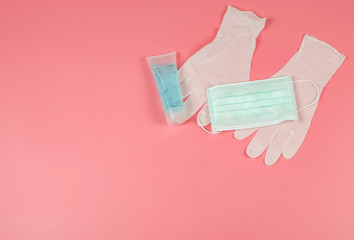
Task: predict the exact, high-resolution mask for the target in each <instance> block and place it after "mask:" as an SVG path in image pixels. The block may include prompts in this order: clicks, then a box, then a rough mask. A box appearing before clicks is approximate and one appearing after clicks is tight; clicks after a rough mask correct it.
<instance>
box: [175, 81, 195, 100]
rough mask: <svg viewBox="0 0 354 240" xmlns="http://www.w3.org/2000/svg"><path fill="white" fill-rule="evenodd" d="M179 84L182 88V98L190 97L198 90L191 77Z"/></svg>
mask: <svg viewBox="0 0 354 240" xmlns="http://www.w3.org/2000/svg"><path fill="white" fill-rule="evenodd" d="M179 86H180V88H181V94H182V98H186V97H188V96H189V95H191V94H192V93H193V92H194V91H196V90H197V87H196V86H195V85H194V83H193V81H191V80H190V78H187V79H185V80H184V81H183V82H181V83H180V85H179Z"/></svg>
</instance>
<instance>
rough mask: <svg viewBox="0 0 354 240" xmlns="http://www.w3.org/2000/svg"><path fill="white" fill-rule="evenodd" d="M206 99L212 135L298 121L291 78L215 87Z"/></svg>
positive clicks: (209, 90)
mask: <svg viewBox="0 0 354 240" xmlns="http://www.w3.org/2000/svg"><path fill="white" fill-rule="evenodd" d="M207 98H208V105H209V111H210V119H211V126H212V133H218V132H221V131H229V130H236V129H247V128H254V127H262V126H268V125H272V124H277V123H280V122H283V121H286V120H298V115H297V109H296V101H295V96H294V88H293V81H292V79H291V77H290V76H285V77H280V78H273V79H266V80H258V81H249V82H242V83H233V84H225V85H218V86H214V87H211V88H208V89H207ZM199 116H200V115H199V114H198V120H199ZM198 125H199V126H201V127H202V128H203V129H204V130H205V131H207V132H208V130H206V129H205V128H204V127H203V126H202V125H201V124H200V122H199V121H198Z"/></svg>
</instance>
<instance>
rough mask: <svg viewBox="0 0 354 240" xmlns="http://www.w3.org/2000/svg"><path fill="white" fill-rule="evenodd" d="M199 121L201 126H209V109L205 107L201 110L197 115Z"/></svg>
mask: <svg viewBox="0 0 354 240" xmlns="http://www.w3.org/2000/svg"><path fill="white" fill-rule="evenodd" d="M199 114H200V115H199V121H200V123H201V124H202V126H207V125H209V124H210V122H211V120H210V113H209V107H205V108H204V109H202V110H201V111H200V113H199Z"/></svg>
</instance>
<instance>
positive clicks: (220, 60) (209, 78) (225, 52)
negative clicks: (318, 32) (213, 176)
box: [178, 6, 265, 120]
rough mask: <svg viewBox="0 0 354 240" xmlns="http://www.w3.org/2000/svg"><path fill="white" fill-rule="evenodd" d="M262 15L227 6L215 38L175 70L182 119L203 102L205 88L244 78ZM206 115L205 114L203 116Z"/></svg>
mask: <svg viewBox="0 0 354 240" xmlns="http://www.w3.org/2000/svg"><path fill="white" fill-rule="evenodd" d="M264 24H265V18H259V17H257V16H256V15H255V14H254V13H252V12H244V11H240V10H237V9H236V8H233V7H231V6H228V7H227V11H226V13H225V15H224V19H223V21H222V23H221V26H220V28H219V31H218V33H217V35H216V37H215V39H214V40H213V41H212V42H211V43H209V44H208V45H206V46H205V47H204V48H202V49H201V50H199V51H198V52H197V53H195V54H194V55H193V56H192V57H190V58H189V59H188V60H187V61H186V62H185V64H184V65H183V66H182V67H181V68H180V69H179V70H178V76H179V80H180V86H181V92H182V97H183V98H187V99H186V101H185V103H184V104H185V109H186V120H188V119H189V118H191V117H192V116H193V115H194V114H195V113H196V112H197V111H198V110H199V109H200V108H201V106H202V105H203V104H204V103H205V102H206V89H207V88H209V87H212V86H215V85H218V84H225V83H234V82H241V81H248V80H249V74H250V67H251V60H252V55H253V52H254V49H255V46H256V38H257V36H258V35H259V33H260V31H261V30H262V29H263V28H264ZM207 117H208V116H207Z"/></svg>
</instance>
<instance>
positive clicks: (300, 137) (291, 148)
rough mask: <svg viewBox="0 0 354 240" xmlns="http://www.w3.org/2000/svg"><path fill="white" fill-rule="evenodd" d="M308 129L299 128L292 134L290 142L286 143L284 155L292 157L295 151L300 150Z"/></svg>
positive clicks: (287, 157)
mask: <svg viewBox="0 0 354 240" xmlns="http://www.w3.org/2000/svg"><path fill="white" fill-rule="evenodd" d="M306 133H307V129H305V130H300V129H297V130H296V131H294V132H293V134H292V135H291V136H290V138H289V140H288V142H287V143H286V144H285V146H284V149H283V157H284V158H286V159H290V158H292V157H293V156H294V155H295V153H296V152H297V151H298V150H299V148H300V146H301V144H302V143H303V141H304V139H305V137H306Z"/></svg>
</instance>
